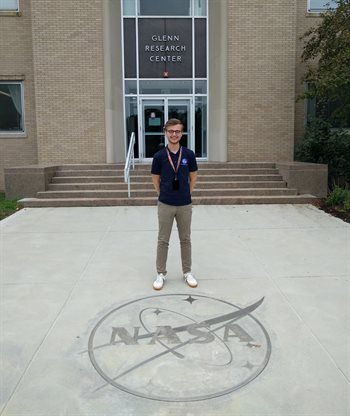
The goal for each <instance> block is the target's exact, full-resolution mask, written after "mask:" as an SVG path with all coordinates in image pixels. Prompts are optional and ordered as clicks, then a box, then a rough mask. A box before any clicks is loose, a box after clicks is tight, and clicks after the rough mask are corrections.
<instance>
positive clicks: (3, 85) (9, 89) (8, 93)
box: [0, 81, 24, 133]
mask: <svg viewBox="0 0 350 416" xmlns="http://www.w3.org/2000/svg"><path fill="white" fill-rule="evenodd" d="M23 131H24V123H23V89H22V83H21V82H2V81H1V82H0V133H23Z"/></svg>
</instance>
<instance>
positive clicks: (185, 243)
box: [152, 118, 198, 290]
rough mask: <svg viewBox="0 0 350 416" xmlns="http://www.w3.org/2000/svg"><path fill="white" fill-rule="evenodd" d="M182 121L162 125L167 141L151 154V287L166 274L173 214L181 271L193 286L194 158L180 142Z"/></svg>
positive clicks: (154, 286)
mask: <svg viewBox="0 0 350 416" xmlns="http://www.w3.org/2000/svg"><path fill="white" fill-rule="evenodd" d="M183 127H184V126H183V124H182V122H181V121H180V120H177V119H175V118H173V119H170V120H168V121H167V122H166V124H165V126H164V134H165V135H166V138H167V140H168V145H167V147H165V148H164V149H162V150H160V151H159V152H157V153H156V154H155V155H154V158H153V163H152V181H153V185H154V188H155V190H156V191H157V194H158V197H159V198H158V226H159V229H158V246H157V262H156V265H157V277H156V279H155V281H154V282H153V288H154V289H155V290H160V289H162V287H163V285H164V281H165V276H166V274H167V270H166V262H167V258H168V248H169V239H170V234H171V229H172V226H173V222H174V218H175V220H176V224H177V229H178V232H179V239H180V245H181V261H182V271H183V277H184V280H185V282H186V283H187V284H188V285H189V286H190V287H196V286H197V280H196V278H195V277H194V276H193V274H192V272H191V266H192V254H191V219H192V200H191V193H192V191H193V189H194V186H195V184H196V180H197V170H198V167H197V162H196V157H195V155H194V153H193V152H192V150H189V149H187V148H186V147H183V146H181V145H180V140H181V137H182V133H183Z"/></svg>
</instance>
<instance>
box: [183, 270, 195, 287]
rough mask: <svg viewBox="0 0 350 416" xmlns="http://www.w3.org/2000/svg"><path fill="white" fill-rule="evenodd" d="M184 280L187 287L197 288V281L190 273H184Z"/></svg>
mask: <svg viewBox="0 0 350 416" xmlns="http://www.w3.org/2000/svg"><path fill="white" fill-rule="evenodd" d="M184 279H185V282H186V283H187V284H188V286H190V287H197V285H198V283H197V280H196V278H195V277H194V276H193V274H192V273H191V272H188V273H185V274H184Z"/></svg>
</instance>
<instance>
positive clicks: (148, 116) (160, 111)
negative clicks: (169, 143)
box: [143, 100, 165, 158]
mask: <svg viewBox="0 0 350 416" xmlns="http://www.w3.org/2000/svg"><path fill="white" fill-rule="evenodd" d="M164 123H165V122H164V101H163V100H144V101H143V129H144V157H146V158H151V157H153V156H154V154H155V153H156V152H158V150H159V149H160V148H161V146H162V145H164V133H163V128H164Z"/></svg>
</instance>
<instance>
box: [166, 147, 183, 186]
mask: <svg viewBox="0 0 350 416" xmlns="http://www.w3.org/2000/svg"><path fill="white" fill-rule="evenodd" d="M166 151H167V154H168V159H169V163H170V166H171V167H172V168H173V171H174V173H175V176H174V179H173V191H178V190H179V189H180V181H179V178H178V177H177V172H178V171H179V167H180V163H181V159H182V147H181V146H180V154H179V159H178V161H177V166H176V168H175V166H174V163H173V160H172V159H171V156H170V153H169V150H168V148H166Z"/></svg>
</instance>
